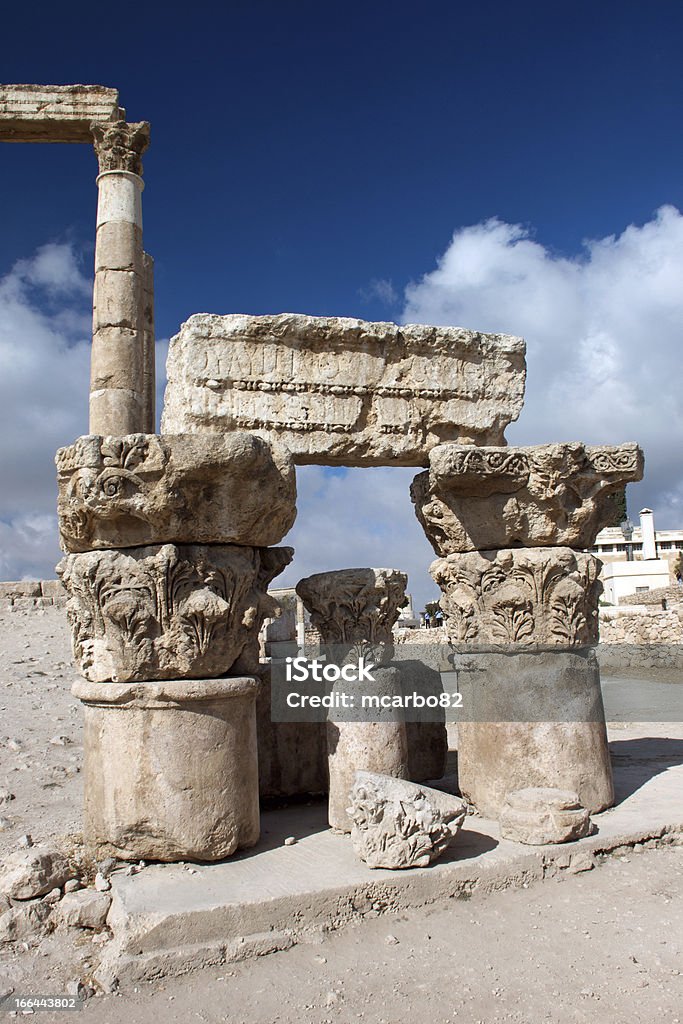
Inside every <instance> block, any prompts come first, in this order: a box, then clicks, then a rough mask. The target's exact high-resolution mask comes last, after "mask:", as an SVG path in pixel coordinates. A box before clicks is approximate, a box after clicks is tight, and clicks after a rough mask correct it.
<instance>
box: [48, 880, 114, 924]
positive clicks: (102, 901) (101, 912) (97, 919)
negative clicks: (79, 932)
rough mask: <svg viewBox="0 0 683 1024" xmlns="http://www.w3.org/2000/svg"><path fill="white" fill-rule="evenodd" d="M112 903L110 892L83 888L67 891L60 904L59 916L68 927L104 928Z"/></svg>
mask: <svg viewBox="0 0 683 1024" xmlns="http://www.w3.org/2000/svg"><path fill="white" fill-rule="evenodd" d="M110 905H111V895H110V894H109V893H108V892H93V891H92V890H91V889H81V890H80V892H71V893H67V894H66V895H65V896H64V898H63V899H62V901H61V903H60V905H59V918H60V920H61V922H62V923H63V924H64V925H66V927H67V928H91V929H93V930H95V931H98V930H99V929H101V928H104V925H105V922H106V920H107V914H108V912H109V907H110Z"/></svg>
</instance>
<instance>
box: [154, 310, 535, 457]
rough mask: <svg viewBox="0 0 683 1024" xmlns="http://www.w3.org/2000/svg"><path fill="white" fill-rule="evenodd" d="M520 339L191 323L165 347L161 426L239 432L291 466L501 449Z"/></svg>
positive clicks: (408, 328) (511, 411) (299, 318)
mask: <svg viewBox="0 0 683 1024" xmlns="http://www.w3.org/2000/svg"><path fill="white" fill-rule="evenodd" d="M524 350H525V349H524V342H523V341H522V339H521V338H514V337H510V336H508V335H503V334H482V333H481V332H478V331H470V330H465V329H464V328H461V327H426V326H419V325H414V324H410V325H405V326H397V325H396V324H391V323H367V322H365V321H363V320H355V319H350V318H342V317H312V316H304V315H300V314H294V313H283V314H280V315H278V316H260V317H257V316H244V315H232V316H214V315H210V314H206V313H202V314H197V315H196V316H193V317H191V318H190V319H189V320H188V321H187V322H186V323H185V324H183V326H182V327H181V330H180V333H179V334H178V335H176V337H175V338H173V339H172V340H171V345H170V349H169V354H168V364H167V369H168V385H167V388H166V397H165V406H164V415H163V420H162V430H163V431H164V432H167V433H186V432H189V433H192V432H195V431H209V432H217V431H218V432H223V431H231V430H239V429H243V430H248V431H251V432H254V433H258V434H260V435H262V436H263V437H266V438H268V439H269V440H270V439H273V438H275V439H279V440H282V441H283V442H284V443H285V444H286V446H287V448H289V450H290V451H291V452H292V454H293V457H294V461H295V462H299V463H306V462H309V463H323V464H329V465H335V464H336V465H348V466H372V465H375V466H379V465H403V466H424V465H426V464H427V453H428V452H429V450H430V449H431V448H433V447H434V446H435V445H437V444H439V443H441V442H443V441H459V442H461V443H476V444H501V443H503V442H504V431H505V427H506V426H507V425H508V424H509V423H510V422H512V420H514V419H516V418H517V416H518V415H519V413H520V410H521V408H522V402H523V398H524V383H525V373H526V371H525V362H524Z"/></svg>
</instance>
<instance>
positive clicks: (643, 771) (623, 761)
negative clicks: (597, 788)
mask: <svg viewBox="0 0 683 1024" xmlns="http://www.w3.org/2000/svg"><path fill="white" fill-rule="evenodd" d="M609 748H610V757H611V759H612V767H613V769H614V789H615V802H616V803H617V804H620V803H622V802H623V801H624V800H626V799H628V797H630V796H633V794H634V793H635V792H637V791H638V790H639V789H640V788H641V787H642V786H644V785H645V784H646V783H648V782H649V781H650V779H653V778H654V777H655V776H656V775H660V774H661V773H662V772H665V771H667V769H669V768H675V767H677V766H678V765H680V764H683V739H671V738H668V737H663V736H641V737H638V738H637V739H629V740H613V741H612V742H611V743H610V745H609Z"/></svg>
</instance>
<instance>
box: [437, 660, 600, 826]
mask: <svg viewBox="0 0 683 1024" xmlns="http://www.w3.org/2000/svg"><path fill="white" fill-rule="evenodd" d="M454 668H455V669H456V670H457V672H458V689H459V691H460V692H461V694H462V698H463V699H462V709H463V710H462V711H461V712H460V715H459V718H458V785H459V787H460V792H461V793H462V795H463V797H465V798H466V799H467V800H468V801H469V802H470V803H471V804H473V805H474V806H475V807H476V808H477V810H478V811H479V812H480V814H482V815H484V817H487V818H498V817H499V816H500V814H501V812H502V809H503V807H504V805H505V801H506V798H507V795H508V794H509V793H511V792H513V791H514V790H518V789H523V788H525V787H529V786H533V787H543V788H552V789H563V790H570V791H571V792H572V793H576V794H578V797H579V800H580V801H581V805H582V806H583V807H585V808H586V809H587V810H588V811H590V813H591V814H594V813H597V812H599V811H603V810H605V808H606V807H610V806H611V805H612V803H613V801H614V788H613V783H612V768H611V764H610V757H609V749H608V746H607V730H606V728H605V711H604V706H603V701H602V691H601V687H600V672H599V668H598V663H597V659H596V657H595V651H594V650H592V649H591V648H588V649H586V648H583V649H577V648H573V649H562V648H561V647H557V648H552V647H549V648H547V649H545V650H529V649H528V648H525V647H522V646H519V645H504V646H503V648H502V650H492V651H486V652H481V653H479V652H475V653H471V652H470V653H458V652H456V654H455V656H454Z"/></svg>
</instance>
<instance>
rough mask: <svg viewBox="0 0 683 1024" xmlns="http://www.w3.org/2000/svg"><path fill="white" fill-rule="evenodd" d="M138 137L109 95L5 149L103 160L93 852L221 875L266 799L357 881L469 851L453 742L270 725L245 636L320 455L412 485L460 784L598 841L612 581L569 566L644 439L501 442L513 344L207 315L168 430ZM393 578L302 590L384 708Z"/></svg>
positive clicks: (78, 90)
mask: <svg viewBox="0 0 683 1024" xmlns="http://www.w3.org/2000/svg"><path fill="white" fill-rule="evenodd" d="M149 138H150V132H149V125H148V124H147V122H144V121H143V122H138V123H129V122H128V121H127V120H126V116H125V111H124V110H122V109H121V107H120V106H119V103H118V94H117V93H116V91H115V90H113V89H106V88H103V87H100V86H36V85H27V86H1V87H0V140H4V141H8V142H68V143H90V144H92V145H93V146H94V148H95V153H96V155H97V159H98V163H99V175H98V178H97V183H98V189H99V203H98V210H97V223H96V248H95V287H94V301H93V308H94V312H93V345H92V373H91V391H90V426H89V429H90V433H89V435H88V436H86V437H82V438H78V439H76V440H75V441H74V443H73V444H71V445H69V446H68V447H66V448H63V449H61V450H60V451H59V452H58V453H57V472H58V481H59V498H58V511H59V526H60V535H61V543H62V547H63V550H64V552H65V556H64V558H63V560H62V562H61V563H60V566H59V570H58V571H59V575H60V576H61V578H62V580H63V582H64V585H65V587H66V590H67V592H68V597H69V600H68V606H67V609H68V616H69V621H70V623H71V627H72V631H73V648H74V658H75V661H76V664H77V665H78V668H79V669H80V672H81V673H82V676H83V678H82V679H81V680H79V681H78V682H77V683H76V684H75V686H74V690H73V692H74V694H75V696H76V697H78V698H79V699H80V700H81V701H82V703H83V705H84V709H85V719H86V731H85V736H86V739H85V750H86V762H85V789H86V797H85V835H86V839H87V841H88V842H89V843H90V844H91V845H92V846H94V847H95V848H97V850H98V851H105V850H106V851H109V852H110V853H113V854H115V855H116V856H118V857H121V858H124V859H139V858H144V859H157V860H162V861H164V860H185V859H196V860H202V861H212V860H218V859H221V858H225V857H228V856H229V855H230V854H232V853H234V852H235V850H237V849H239V848H241V847H247V846H253V845H254V844H256V843H257V842H258V839H259V789H260V791H261V794H262V795H263V794H264V793H278V795H292V794H295V793H302V792H309V793H310V792H321V791H329V805H330V823H331V825H332V826H333V827H334V828H335V829H338V830H340V831H343V832H352V835H353V842H354V844H355V846H356V849H357V850H358V852H359V854H360V856H361V857H362V858H363V859H364V860H365V861H366V862H367V863H368V864H369V865H370V866H385V867H410V866H416V865H417V866H420V865H425V864H427V863H429V862H430V861H431V860H433V859H434V858H435V857H436V856H438V855H439V854H440V853H441V852H443V850H444V849H445V847H446V846H447V845H448V843H450V842H451V841H452V839H453V838H454V836H455V835H456V833H457V830H458V827H459V825H460V822H461V821H462V818H463V817H464V813H465V810H464V805H463V804H462V803H461V802H460V801H458V800H457V799H455V798H452V797H446V796H444V795H443V794H437V795H434V791H433V790H431V789H430V788H428V787H424V786H418V785H415V784H414V783H415V782H420V783H422V782H423V781H424V780H426V779H429V778H438V777H439V776H440V775H442V774H443V771H444V752H445V726H444V725H443V723H439V722H433V723H419V727H418V725H416V724H415V723H409V722H402V721H400V720H396V719H395V718H392V719H387V720H382V719H379V720H376V721H373V722H349V721H338V720H336V719H335V716H334V715H333V714H330V716H329V720H328V721H327V722H326V723H324V724H323V725H322V726H321V725H320V723H310V722H302V723H278V722H274V721H271V720H270V717H269V693H270V688H271V686H272V680H271V679H270V667H269V665H268V664H267V663H266V662H264V660H263V658H262V657H261V653H260V649H259V639H258V637H259V630H260V627H261V624H262V623H263V621H264V619H265V618H269V617H272V615H273V614H274V606H273V600H272V598H271V597H270V596H269V594H268V587H269V584H270V583H271V581H272V580H273V579H274V578H275V577H276V576H277V575H278V573H280V572H281V571H282V570H283V568H284V567H285V566H286V565H287V564H288V562H289V561H290V560H291V557H292V554H293V552H292V551H291V549H290V548H286V547H278V546H277V545H278V544H280V542H281V541H282V539H283V537H284V536H285V534H286V533H287V531H288V530H289V528H290V527H291V525H292V523H293V522H294V518H295V515H296V485H295V465H297V464H304V463H318V464H322V465H341V466H361V467H362V466H415V467H421V468H423V470H424V471H423V472H421V473H419V474H418V475H417V476H416V478H415V480H414V482H413V486H412V492H411V496H412V500H413V502H414V504H415V510H416V513H417V516H418V519H419V521H420V523H421V524H422V526H423V528H424V530H425V533H426V535H427V537H428V538H429V540H430V542H431V543H432V545H433V547H434V549H435V552H436V554H437V556H438V557H437V558H436V560H435V561H434V562H433V563H432V566H431V573H432V576H433V578H434V580H435V581H436V582H437V584H438V585H439V587H440V589H441V592H442V599H441V605H442V608H443V612H444V615H445V624H446V628H447V632H448V637H449V641H450V644H451V648H452V652H453V659H454V660H453V664H454V667H455V669H456V670H457V673H458V683H459V686H460V687H461V691H462V693H463V697H464V706H465V707H466V708H467V709H468V714H467V720H464V721H461V722H460V723H459V726H458V773H459V774H458V779H459V786H460V791H461V793H462V795H463V797H465V798H466V800H467V801H469V802H470V803H471V804H472V805H474V807H475V808H477V809H478V810H479V811H480V812H481V813H483V814H485V815H488V816H494V817H498V816H499V815H501V813H502V814H503V816H504V821H505V828H507V829H510V830H512V831H515V830H516V833H517V834H523V835H524V836H526V838H525V839H524V840H523V841H528V842H532V843H533V842H544V841H558V840H557V838H556V837H557V836H558V835H560V836H562V837H564V838H571V837H572V836H576V835H579V834H585V830H586V828H587V827H588V825H587V821H588V814H589V813H590V812H594V811H599V810H601V809H604V808H605V807H608V806H610V804H611V803H612V801H613V788H612V778H611V770H610V765H609V759H608V756H607V744H606V733H605V722H604V712H603V708H602V698H601V693H600V681H599V672H598V667H597V662H596V659H595V655H594V652H593V648H594V646H595V644H596V643H597V639H598V638H597V602H598V597H599V594H600V590H601V585H600V583H599V580H598V573H599V568H600V563H599V562H598V560H597V559H596V558H594V557H593V556H591V555H589V554H586V553H584V551H582V550H581V549H584V548H586V547H589V546H590V545H591V544H592V542H593V540H594V538H595V535H596V533H597V532H598V530H599V529H600V528H601V527H602V526H603V525H605V523H606V521H607V520H608V518H609V516H610V514H611V510H612V505H611V502H612V499H613V496H614V495H615V494H617V493H618V492H620V491H622V490H623V487H624V486H625V484H626V483H627V482H629V481H632V480H638V479H640V478H641V476H642V471H643V457H642V453H641V452H640V450H639V448H638V447H637V446H636V445H634V444H624V445H621V446H617V447H612V446H605V447H595V446H592V447H586V446H584V445H582V444H580V443H564V444H548V445H542V446H538V447H524V448H511V447H508V446H507V445H506V442H505V428H506V427H507V426H508V425H509V424H510V423H511V422H512V421H513V420H515V419H516V418H517V417H518V415H519V413H520V411H521V409H522V404H523V397H524V386H525V361H524V351H525V349H524V342H523V341H522V340H521V339H520V338H516V337H510V336H507V335H498V334H484V333H481V332H478V331H474V330H466V329H463V328H459V327H430V326H420V325H407V326H398V325H396V324H389V323H365V322H363V321H360V320H356V319H342V318H325V317H309V316H304V315H299V314H281V315H277V316H275V315H273V316H271V315H269V316H245V315H229V316H214V315H208V314H200V315H197V316H193V317H191V318H190V319H189V320H188V322H187V323H186V324H184V325H183V326H182V327H181V329H180V332H179V333H178V335H177V336H176V337H175V338H174V339H173V340H172V342H171V346H170V351H169V357H168V387H167V391H166V399H165V407H164V411H163V418H162V432H161V434H159V435H157V434H155V409H154V382H155V370H154V320H153V278H152V260H151V257H149V256H148V255H147V254H146V253H145V251H144V249H143V241H142V211H141V195H142V190H143V180H142V163H141V158H142V155H143V153H144V151H145V149H146V148H147V146H148V144H149ZM406 500H408V496H407V495H406ZM333 514H334V510H331V516H333ZM323 561H324V553H323V552H321V562H323ZM321 568H322V569H324V568H325V567H324V564H322V565H321ZM405 582H406V580H405V576H404V575H403V574H402V573H401V572H400V571H399V570H393V569H390V570H386V569H372V568H361V569H348V570H343V571H341V572H329V573H327V572H322V573H320V574H317V575H315V576H312V577H309V578H308V579H306V580H302V581H301V583H300V584H299V587H298V592H299V594H300V595H301V597H302V599H303V600H304V602H305V603H306V605H307V607H308V608H309V611H310V612H311V615H312V617H313V621H314V624H316V625H317V626H318V628H319V630H320V633H321V635H322V637H323V642H326V643H334V644H339V645H342V646H343V647H344V648H345V650H347V651H349V652H350V651H352V650H353V649H354V647H355V646H357V645H361V646H362V645H365V646H366V647H367V648H369V649H371V650H372V652H373V655H374V657H375V660H376V661H377V662H378V664H379V666H380V677H379V684H378V685H379V686H380V687H382V688H383V692H384V693H387V694H396V693H399V692H401V688H402V685H403V684H402V678H401V673H400V671H399V670H398V669H397V668H396V667H395V665H393V664H392V663H391V659H392V653H393V651H392V634H391V629H392V626H393V623H394V621H395V619H396V616H397V614H398V608H399V606H400V603H401V601H402V599H403V595H404V590H405ZM359 769H360V770H361V772H365V773H370V774H361V775H360V776H358V778H357V777H356V772H357V771H358V770H359ZM373 773H374V774H373ZM378 773H379V774H378ZM411 780H412V781H411ZM530 787H531V788H532V789H533V792H532V793H529V792H526V793H522V795H520V794H519V793H518V792H517V791H519V790H525V791H526V790H528V789H529V788H530ZM539 794H540V795H539ZM547 837H550V839H549V840H548V839H547Z"/></svg>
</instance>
